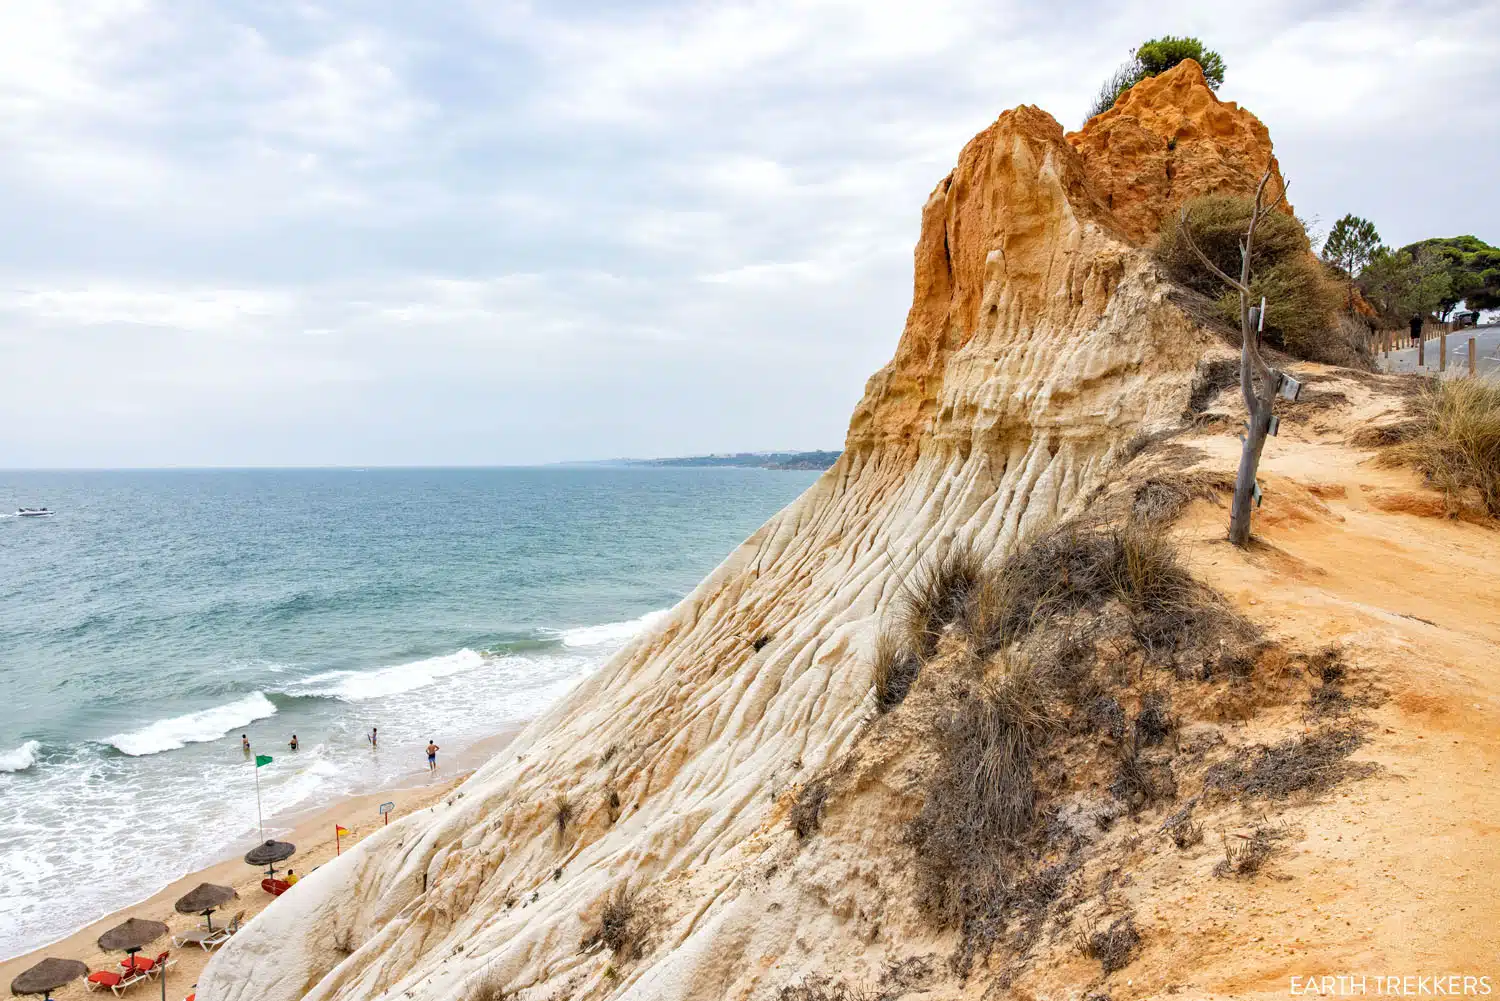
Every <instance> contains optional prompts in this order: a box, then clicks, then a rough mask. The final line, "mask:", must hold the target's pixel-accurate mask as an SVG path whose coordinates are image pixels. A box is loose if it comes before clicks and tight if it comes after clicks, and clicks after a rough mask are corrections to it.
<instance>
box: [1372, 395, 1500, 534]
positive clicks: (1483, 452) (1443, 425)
mask: <svg viewBox="0 0 1500 1001" xmlns="http://www.w3.org/2000/svg"><path fill="white" fill-rule="evenodd" d="M1407 407H1408V408H1409V410H1410V411H1411V412H1412V413H1413V414H1414V418H1415V419H1414V420H1413V421H1412V422H1411V423H1409V424H1407V425H1405V426H1403V427H1399V428H1398V429H1392V433H1391V436H1392V437H1398V438H1399V440H1397V441H1396V442H1395V443H1394V444H1392V445H1391V446H1390V447H1389V448H1388V450H1387V451H1386V452H1385V453H1384V454H1383V455H1382V461H1383V462H1385V463H1387V464H1391V465H1395V464H1405V465H1409V466H1412V467H1414V468H1416V469H1419V470H1421V471H1422V472H1423V473H1425V474H1426V475H1427V478H1428V479H1429V480H1430V481H1431V482H1432V484H1433V485H1434V486H1436V487H1437V488H1438V489H1439V490H1441V491H1443V492H1444V493H1445V494H1446V495H1447V496H1448V498H1449V503H1450V506H1452V507H1454V508H1461V507H1463V506H1464V504H1463V501H1464V498H1465V496H1466V495H1470V496H1472V495H1476V494H1477V497H1478V499H1479V502H1480V503H1482V504H1483V506H1484V509H1485V511H1486V512H1487V513H1488V514H1489V515H1490V517H1492V518H1493V517H1500V383H1497V382H1495V381H1493V380H1491V379H1482V378H1465V379H1448V380H1444V381H1433V382H1431V383H1429V384H1428V385H1427V386H1426V387H1424V389H1423V390H1422V392H1420V393H1419V394H1418V395H1417V396H1415V397H1414V398H1412V399H1411V400H1410V401H1408V403H1407Z"/></svg>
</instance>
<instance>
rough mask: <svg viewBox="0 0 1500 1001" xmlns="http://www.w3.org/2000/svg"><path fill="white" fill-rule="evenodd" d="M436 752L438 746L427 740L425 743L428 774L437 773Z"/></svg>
mask: <svg viewBox="0 0 1500 1001" xmlns="http://www.w3.org/2000/svg"><path fill="white" fill-rule="evenodd" d="M437 752H438V746H437V745H436V744H434V743H433V742H432V741H431V740H429V741H428V742H427V770H428V771H429V772H435V771H437Z"/></svg>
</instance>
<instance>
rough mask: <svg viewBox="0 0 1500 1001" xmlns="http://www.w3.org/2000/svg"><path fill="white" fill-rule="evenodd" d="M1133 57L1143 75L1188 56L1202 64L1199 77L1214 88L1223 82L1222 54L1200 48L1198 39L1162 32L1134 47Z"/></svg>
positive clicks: (1152, 73) (1201, 45) (1163, 71)
mask: <svg viewBox="0 0 1500 1001" xmlns="http://www.w3.org/2000/svg"><path fill="white" fill-rule="evenodd" d="M1135 58H1136V62H1138V63H1140V64H1141V69H1142V70H1144V71H1145V75H1146V76H1156V75H1157V74H1158V73H1165V72H1166V71H1167V70H1169V69H1171V68H1172V67H1173V66H1176V65H1177V64H1178V63H1180V62H1182V61H1183V60H1184V59H1191V60H1193V61H1194V62H1196V63H1197V64H1198V65H1199V66H1201V67H1203V78H1204V79H1205V80H1207V81H1208V85H1209V86H1210V87H1212V88H1213V89H1214V90H1218V89H1219V85H1220V84H1222V83H1223V82H1224V59H1223V57H1222V56H1220V55H1219V54H1218V53H1217V52H1215V51H1214V50H1212V49H1206V48H1204V47H1203V43H1202V42H1201V41H1199V40H1198V39H1196V38H1191V37H1189V36H1185V35H1184V36H1182V37H1178V36H1177V35H1163V36H1161V37H1160V38H1153V39H1151V41H1149V42H1146V43H1145V44H1144V45H1142V46H1141V47H1140V48H1138V49H1136V50H1135Z"/></svg>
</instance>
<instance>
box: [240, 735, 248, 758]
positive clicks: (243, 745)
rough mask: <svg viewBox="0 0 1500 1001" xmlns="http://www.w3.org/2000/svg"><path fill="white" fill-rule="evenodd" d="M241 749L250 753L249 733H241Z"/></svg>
mask: <svg viewBox="0 0 1500 1001" xmlns="http://www.w3.org/2000/svg"><path fill="white" fill-rule="evenodd" d="M240 750H242V751H244V752H245V753H246V754H249V753H250V737H249V736H248V735H247V734H243V733H242V734H240Z"/></svg>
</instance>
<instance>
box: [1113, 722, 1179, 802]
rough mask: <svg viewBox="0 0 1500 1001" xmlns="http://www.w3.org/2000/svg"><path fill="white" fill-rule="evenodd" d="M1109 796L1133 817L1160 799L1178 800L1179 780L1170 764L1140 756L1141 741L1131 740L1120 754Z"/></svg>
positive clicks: (1117, 758)
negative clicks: (1121, 804) (1123, 805)
mask: <svg viewBox="0 0 1500 1001" xmlns="http://www.w3.org/2000/svg"><path fill="white" fill-rule="evenodd" d="M1109 793H1110V795H1111V796H1113V797H1114V798H1115V799H1117V800H1119V801H1120V802H1121V803H1124V804H1125V806H1126V807H1127V808H1128V809H1129V810H1130V812H1131V813H1132V814H1134V813H1136V812H1138V811H1140V810H1143V809H1145V808H1146V807H1148V806H1150V805H1151V804H1152V803H1155V802H1156V801H1158V800H1163V799H1172V798H1173V797H1175V796H1176V795H1177V779H1176V777H1175V776H1174V775H1173V774H1172V766H1171V765H1170V764H1168V763H1166V762H1158V761H1150V760H1148V759H1146V758H1143V757H1141V747H1140V741H1139V740H1131V741H1129V742H1128V743H1126V744H1124V745H1122V746H1121V747H1120V749H1119V751H1118V753H1117V756H1116V766H1115V778H1114V781H1113V782H1111V783H1110V786H1109Z"/></svg>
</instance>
